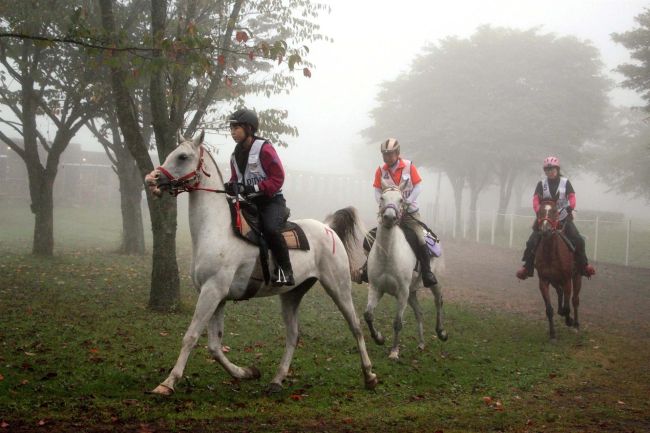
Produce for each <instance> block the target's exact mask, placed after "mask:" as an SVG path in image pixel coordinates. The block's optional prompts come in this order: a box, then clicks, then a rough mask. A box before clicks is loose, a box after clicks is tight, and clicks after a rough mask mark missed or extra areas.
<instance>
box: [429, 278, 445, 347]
mask: <svg viewBox="0 0 650 433" xmlns="http://www.w3.org/2000/svg"><path fill="white" fill-rule="evenodd" d="M429 290H431V293H433V298H434V301H435V303H436V334H437V335H438V338H439V339H440V340H441V341H447V338H449V336H448V335H447V331H445V328H444V326H443V324H442V323H443V317H444V314H443V310H442V304H443V301H442V291H441V290H440V283H438V284H436V285H435V286H433V287H431V289H429Z"/></svg>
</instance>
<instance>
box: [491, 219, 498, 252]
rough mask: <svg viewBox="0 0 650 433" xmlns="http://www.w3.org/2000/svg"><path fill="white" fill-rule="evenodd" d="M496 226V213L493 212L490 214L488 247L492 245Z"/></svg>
mask: <svg viewBox="0 0 650 433" xmlns="http://www.w3.org/2000/svg"><path fill="white" fill-rule="evenodd" d="M496 225H497V213H496V212H494V213H493V214H492V228H491V233H490V245H494V230H495V229H496Z"/></svg>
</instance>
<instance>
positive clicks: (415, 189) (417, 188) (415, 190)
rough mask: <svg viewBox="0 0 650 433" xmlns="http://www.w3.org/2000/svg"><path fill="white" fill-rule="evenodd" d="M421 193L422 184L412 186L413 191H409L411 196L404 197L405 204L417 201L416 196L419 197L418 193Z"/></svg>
mask: <svg viewBox="0 0 650 433" xmlns="http://www.w3.org/2000/svg"><path fill="white" fill-rule="evenodd" d="M421 191H422V182H418V183H417V184H416V185H414V186H413V190H412V191H411V194H410V195H409V196H408V197H406V202H407V203H409V204H410V203H413V202H414V201H415V200H417V198H418V195H420V192H421Z"/></svg>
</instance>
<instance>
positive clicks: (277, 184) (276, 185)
mask: <svg viewBox="0 0 650 433" xmlns="http://www.w3.org/2000/svg"><path fill="white" fill-rule="evenodd" d="M260 163H261V164H262V168H264V171H265V172H266V176H267V177H266V179H264V180H263V181H261V182H260V183H258V184H257V187H258V188H259V190H260V191H261V192H263V193H264V195H266V196H268V197H272V196H273V194H275V193H276V192H278V191H279V190H280V188H282V184H284V168H283V167H282V162H281V161H280V157H279V156H278V153H277V152H276V151H275V148H274V147H273V146H272V145H271V143H268V144H266V143H265V144H264V145H263V146H262V149H261V150H260Z"/></svg>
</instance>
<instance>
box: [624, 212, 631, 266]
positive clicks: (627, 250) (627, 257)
mask: <svg viewBox="0 0 650 433" xmlns="http://www.w3.org/2000/svg"><path fill="white" fill-rule="evenodd" d="M631 232H632V220H631V219H628V220H627V239H626V240H625V266H628V265H629V264H630V233H631Z"/></svg>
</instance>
